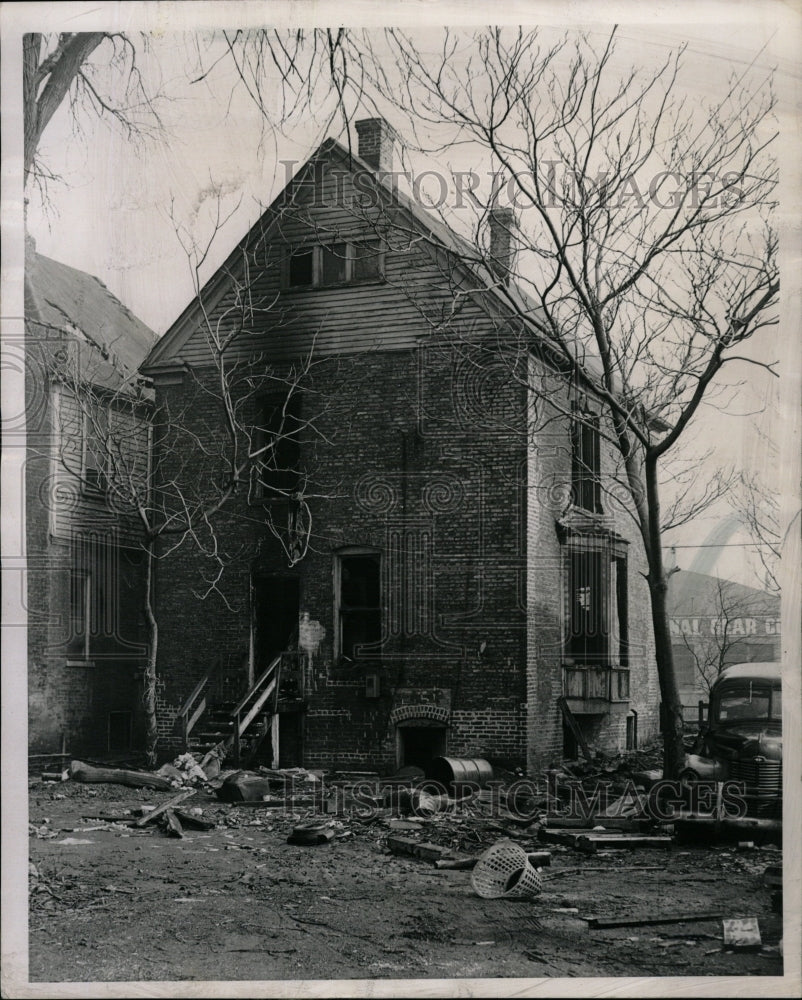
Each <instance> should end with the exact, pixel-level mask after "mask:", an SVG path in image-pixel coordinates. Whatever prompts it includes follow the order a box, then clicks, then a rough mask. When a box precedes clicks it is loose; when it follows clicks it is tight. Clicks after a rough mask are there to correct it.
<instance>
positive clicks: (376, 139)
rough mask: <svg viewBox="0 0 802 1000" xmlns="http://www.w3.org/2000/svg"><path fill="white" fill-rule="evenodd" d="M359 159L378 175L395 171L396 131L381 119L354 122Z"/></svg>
mask: <svg viewBox="0 0 802 1000" xmlns="http://www.w3.org/2000/svg"><path fill="white" fill-rule="evenodd" d="M355 127H356V132H357V135H358V136H359V158H360V160H364V161H365V163H367V164H368V166H370V167H373V169H374V170H376V171H378V172H379V173H390V172H392V171H393V170H395V147H396V142H397V135H396V131H395V129H394V128H393V126H392V125H390V124H388V122H386V121H385V120H384V119H383V118H363V119H362V120H361V121H358V122H356V125H355Z"/></svg>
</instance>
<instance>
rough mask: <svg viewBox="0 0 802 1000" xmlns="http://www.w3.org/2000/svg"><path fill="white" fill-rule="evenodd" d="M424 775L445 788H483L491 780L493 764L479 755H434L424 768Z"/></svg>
mask: <svg viewBox="0 0 802 1000" xmlns="http://www.w3.org/2000/svg"><path fill="white" fill-rule="evenodd" d="M426 777H427V778H430V779H431V780H432V781H437V782H438V783H439V784H441V785H443V786H444V787H445V788H447V789H453V790H454V791H459V790H460V788H461V787H462V788H463V790H464V792H467V791H469V789H470V787H471V786H473V787H474V788H484V787H485V785H486V784H487V783H488V781H492V780H493V766H492V765H491V764H490V763H489V761H486V760H483V759H482V758H481V757H434V758H433V759H432V761H431V763H430V764H429V766H428V767H427V768H426Z"/></svg>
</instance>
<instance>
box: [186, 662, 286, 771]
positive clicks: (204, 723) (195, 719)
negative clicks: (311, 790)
mask: <svg viewBox="0 0 802 1000" xmlns="http://www.w3.org/2000/svg"><path fill="white" fill-rule="evenodd" d="M302 676H303V674H302V671H300V670H299V669H298V654H297V653H296V652H288V651H285V652H282V653H279V654H278V655H277V656H276V657H275V658H274V659H273V660H272V661H271V662H270V664H269V666H268V667H267V669H266V670H264V671H263V672H262V673H261V674H260V676H259V677H257V678H256V680H255V681H254V682H253V684H252V685H251V686H250V687H249V688H248V689H247V690H246V691H245V693H244V695H243V696H242V697H241V698H240V699H239V701H234V700H232V698H231V691H232V683H231V678H230V676H229V677H226V676H225V675H223V674H222V672H221V670H220V668H219V666H218V665H215V666H213V667H211V668H210V669H209V670H208V671H207V672H206V673H205V674H204V675H203V677H201V679H200V680H199V681H198V683H197V684H196V685H195V688H194V689H193V691H192V692H191V694H190V695H189V697H188V698H187V699H186V701H185V702H184V704H183V705H182V706H181V708H180V709H179V712H178V716H177V718H176V728H177V730H178V732H179V734H180V735H181V737H182V739H183V745H184V751H185V752H187V751H189V752H190V753H192V754H193V755H194V756H195V757H197V758H198V759H200V758H202V757H203V756H204V755H205V754H206V753H208V752H209V751H210V750H212V749H214V748H215V747H218V748H220V749H221V751H222V752H223V753H224V756H223V760H226V761H228V762H229V763H230V764H233V766H235V767H242V766H247V765H248V764H250V763H251V762H252V761H254V760H255V759H256V757H257V755H258V754H259V753H260V751H261V750H262V748H263V745H264V743H265V741H266V740H267V738H268V737H271V743H272V751H273V753H272V757H273V764H274V766H275V764H276V763H277V762H276V760H275V758H276V756H277V752H278V703H279V692H280V691H281V690H282V679H283V678H285V677H287V678H288V679H290V678H291V683H292V684H293V685H294V687H295V689H296V690H298V686H299V685H298V680H299V679H300V678H302ZM295 702H296V703H297V705H298V708H301V707H302V706H303V699H302V698H297V697H296V698H295Z"/></svg>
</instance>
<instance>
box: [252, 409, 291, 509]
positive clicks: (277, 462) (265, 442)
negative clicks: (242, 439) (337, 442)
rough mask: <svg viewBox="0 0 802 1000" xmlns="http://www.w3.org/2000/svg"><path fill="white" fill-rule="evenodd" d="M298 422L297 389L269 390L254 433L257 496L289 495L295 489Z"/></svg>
mask: <svg viewBox="0 0 802 1000" xmlns="http://www.w3.org/2000/svg"><path fill="white" fill-rule="evenodd" d="M301 426H302V424H301V395H300V393H299V392H297V391H295V392H292V393H291V394H290V395H287V394H285V393H272V394H271V395H269V396H265V397H264V398H263V400H262V405H261V414H260V418H259V425H258V427H257V428H256V433H255V435H254V443H255V445H256V450H257V455H256V476H257V490H256V493H257V496H261V497H268V498H269V497H281V496H290V495H291V494H293V493H296V492H297V491H298V484H299V481H300V471H299V464H300V458H301V441H300V434H301Z"/></svg>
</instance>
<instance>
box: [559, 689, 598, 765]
mask: <svg viewBox="0 0 802 1000" xmlns="http://www.w3.org/2000/svg"><path fill="white" fill-rule="evenodd" d="M557 703H558V704H559V706H560V711H561V712H562V714H563V718H564V719H565V721H566V722H567V723H568V727H569V729H570V730H571V732H572V733H573V734H574V738H575V739H576V741H577V743H578V744H579V746H580V749H581V750H582V756H583V757H584V758H585V760H588V761H592V760H593V754H592V753H591V752H590V747H589V746H588V744H587V740H586V739H585V737H584V735H583V733H582V730H581V729H580V728H579V723H578V722H577V721H576V719H575V718H574V713H573V712H572V711H571V708H570V706H569V704H568V702H567V701H566V700H565V698H564V697H562V698H558V699H557Z"/></svg>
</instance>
